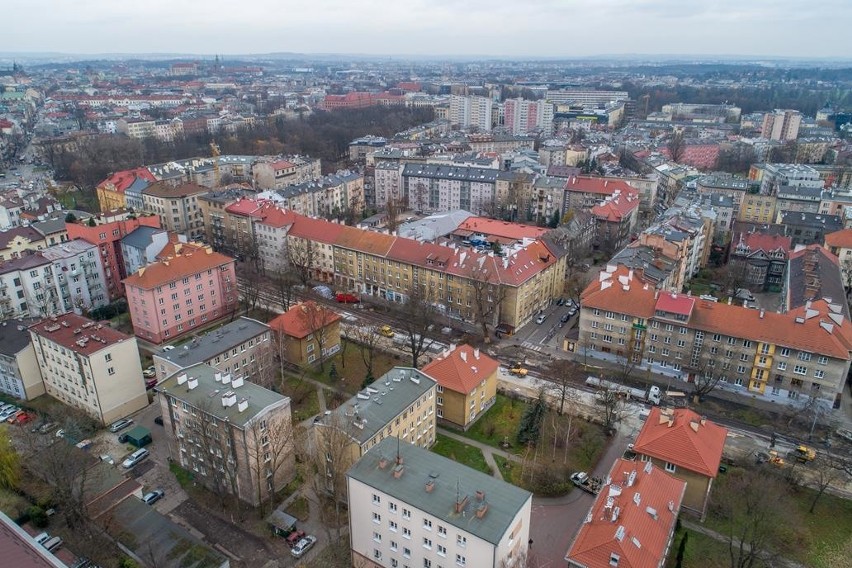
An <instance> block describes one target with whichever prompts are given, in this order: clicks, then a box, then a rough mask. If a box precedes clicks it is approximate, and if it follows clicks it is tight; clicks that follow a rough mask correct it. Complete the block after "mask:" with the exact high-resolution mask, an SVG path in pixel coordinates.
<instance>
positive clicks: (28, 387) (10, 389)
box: [0, 319, 44, 400]
mask: <svg viewBox="0 0 852 568" xmlns="http://www.w3.org/2000/svg"><path fill="white" fill-rule="evenodd" d="M36 321H37V320H29V319H28V320H20V319H12V320H7V321H4V322H2V323H0V392H2V393H4V394H7V395H9V396H13V397H15V398H20V399H21V400H30V399H33V398H35V397H37V396H39V395H42V394H44V381H43V380H42V378H41V370H40V369H39V368H38V362H37V361H36V355H35V349H34V348H33V344H32V341H30V332H29V331H28V329H27V327H28V326H29V325H31V324H33V323H35V322H36Z"/></svg>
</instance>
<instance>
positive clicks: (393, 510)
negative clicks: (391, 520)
mask: <svg viewBox="0 0 852 568" xmlns="http://www.w3.org/2000/svg"><path fill="white" fill-rule="evenodd" d="M388 511H390V512H391V513H396V503H394V502H393V501H388Z"/></svg>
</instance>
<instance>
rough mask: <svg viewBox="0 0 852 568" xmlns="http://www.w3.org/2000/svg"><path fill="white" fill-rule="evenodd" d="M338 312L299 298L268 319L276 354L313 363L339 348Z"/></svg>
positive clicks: (299, 364)
mask: <svg viewBox="0 0 852 568" xmlns="http://www.w3.org/2000/svg"><path fill="white" fill-rule="evenodd" d="M340 319H341V317H340V314H338V313H337V312H335V311H333V310H331V309H329V308H326V307H325V306H322V305H319V304H317V303H316V302H312V301H307V302H300V303H298V304H296V305H294V306H292V307H290V309H289V310H287V311H286V312H284V313H283V314H279V315H278V316H276V317H275V318H274V319H273V320H272V321H270V322H269V327H270V328H271V329H272V331H273V333H274V335H275V338H274V339H275V349H276V354H277V355H278V357H281V358H283V359H284V360H285V361H287V362H289V363H292V364H294V365H298V366H300V367H301V366H304V365H313V364H315V363H316V362H317V361H319V360H320V354H321V355H322V358H323V360H324V359H325V358H327V357H331V356H332V355H334V354H335V353H337V352H338V351H340Z"/></svg>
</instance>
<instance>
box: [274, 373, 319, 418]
mask: <svg viewBox="0 0 852 568" xmlns="http://www.w3.org/2000/svg"><path fill="white" fill-rule="evenodd" d="M281 394H283V395H286V396H289V397H290V404H291V405H292V406H291V412H292V413H293V422H301V421H302V420H307V419H308V418H310V417H311V416H315V415H316V414H319V411H320V407H319V399H318V398H317V388H316V386H314V384H313V383H310V382H308V381H301V380H299V379H298V378H297V377H287V378H285V379H284V381H283V382H282V383H281Z"/></svg>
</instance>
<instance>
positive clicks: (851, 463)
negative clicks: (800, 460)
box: [808, 452, 852, 513]
mask: <svg viewBox="0 0 852 568" xmlns="http://www.w3.org/2000/svg"><path fill="white" fill-rule="evenodd" d="M811 466H812V467H811V469H812V470H814V471H816V476H815V481H816V494H815V495H814V500H813V501H811V507H810V509H808V512H809V513H813V512H814V510H815V509H816V506H817V502H818V501H819V499H820V497H822V495H823V493H825V490H826V489H828V488H829V487H830V486H831V485H833V484H834V483H835V482H838V481H840V480H843V481H844V483H843V484H842V485H845V483H846V482H848V481H849V477H850V476H852V460H850V459H848V458H845V457H843V456H840V455H837V454H832V453H830V452H823V453H821V454H820V455H819V456H817V458H816V459H815V460H814V461H813V462H812V464H811Z"/></svg>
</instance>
